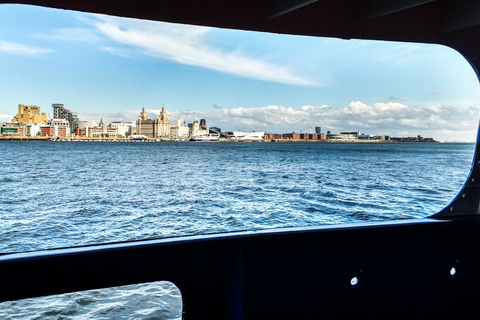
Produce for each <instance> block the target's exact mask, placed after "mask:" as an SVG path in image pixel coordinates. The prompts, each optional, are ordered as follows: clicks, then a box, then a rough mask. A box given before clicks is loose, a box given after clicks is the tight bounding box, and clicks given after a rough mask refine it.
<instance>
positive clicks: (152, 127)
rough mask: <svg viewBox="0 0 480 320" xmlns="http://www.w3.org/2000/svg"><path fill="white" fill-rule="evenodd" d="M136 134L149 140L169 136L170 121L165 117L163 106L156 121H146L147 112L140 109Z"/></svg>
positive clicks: (165, 112)
mask: <svg viewBox="0 0 480 320" xmlns="http://www.w3.org/2000/svg"><path fill="white" fill-rule="evenodd" d="M136 134H142V135H145V136H147V137H149V138H166V137H169V136H170V120H168V117H167V111H166V110H165V106H162V111H160V115H159V116H158V118H157V119H155V120H153V119H148V116H147V110H145V107H143V108H142V112H141V113H140V118H138V119H137V127H136Z"/></svg>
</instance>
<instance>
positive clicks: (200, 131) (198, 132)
mask: <svg viewBox="0 0 480 320" xmlns="http://www.w3.org/2000/svg"><path fill="white" fill-rule="evenodd" d="M202 121H203V127H201V126H200V124H199V123H198V121H197V119H195V121H193V123H192V126H191V127H190V137H191V138H194V137H196V136H203V135H208V134H209V133H210V130H209V129H208V127H207V122H206V121H205V119H202Z"/></svg>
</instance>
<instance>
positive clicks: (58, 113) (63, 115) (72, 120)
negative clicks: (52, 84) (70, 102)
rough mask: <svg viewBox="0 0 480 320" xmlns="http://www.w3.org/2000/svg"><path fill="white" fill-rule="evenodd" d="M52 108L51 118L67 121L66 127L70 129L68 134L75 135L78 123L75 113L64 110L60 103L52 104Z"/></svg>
mask: <svg viewBox="0 0 480 320" xmlns="http://www.w3.org/2000/svg"><path fill="white" fill-rule="evenodd" d="M52 107H53V118H54V119H64V120H67V121H68V127H69V129H70V132H69V133H75V132H76V130H77V128H78V123H79V122H80V120H79V119H78V116H77V114H76V113H73V112H72V111H70V110H69V109H66V108H65V107H64V106H63V104H61V103H54V104H52Z"/></svg>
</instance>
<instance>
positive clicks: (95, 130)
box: [85, 118, 118, 138]
mask: <svg viewBox="0 0 480 320" xmlns="http://www.w3.org/2000/svg"><path fill="white" fill-rule="evenodd" d="M85 135H86V136H87V137H92V138H116V137H117V136H118V131H117V129H116V128H109V127H107V126H106V125H105V123H104V122H103V118H101V119H100V123H99V125H98V126H96V127H87V128H86V129H85Z"/></svg>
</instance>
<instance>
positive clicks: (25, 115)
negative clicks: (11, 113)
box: [12, 104, 47, 124]
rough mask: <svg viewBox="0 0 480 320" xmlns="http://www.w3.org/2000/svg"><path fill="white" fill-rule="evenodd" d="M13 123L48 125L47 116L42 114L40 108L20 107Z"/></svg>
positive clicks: (20, 105) (21, 105)
mask: <svg viewBox="0 0 480 320" xmlns="http://www.w3.org/2000/svg"><path fill="white" fill-rule="evenodd" d="M12 123H23V124H28V123H47V114H46V113H40V107H39V106H24V105H23V104H19V105H18V114H17V115H16V116H15V117H14V118H13V119H12Z"/></svg>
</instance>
